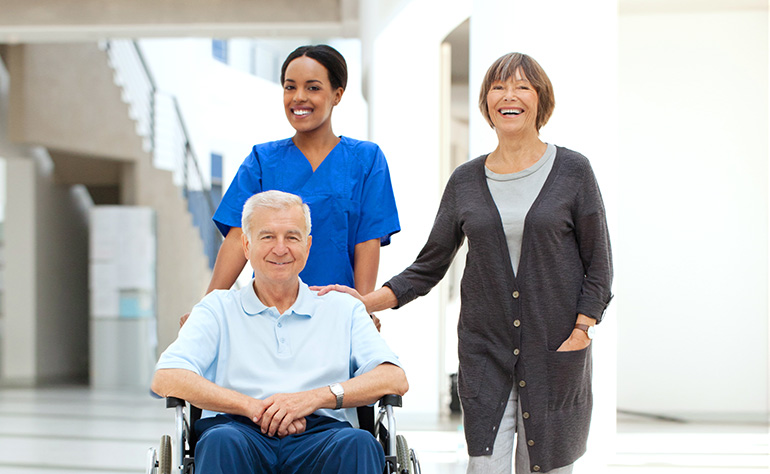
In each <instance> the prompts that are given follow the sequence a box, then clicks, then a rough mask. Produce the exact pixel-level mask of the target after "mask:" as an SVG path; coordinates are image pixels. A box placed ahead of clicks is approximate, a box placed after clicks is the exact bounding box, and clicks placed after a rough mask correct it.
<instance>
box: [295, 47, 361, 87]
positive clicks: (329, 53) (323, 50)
mask: <svg viewBox="0 0 770 474" xmlns="http://www.w3.org/2000/svg"><path fill="white" fill-rule="evenodd" d="M302 56H307V57H309V58H310V59H315V60H316V61H318V62H319V63H321V65H322V66H323V67H325V68H326V71H327V72H328V73H329V82H330V83H331V85H332V88H334V89H335V90H336V89H338V88H340V87H342V90H345V87H347V85H348V64H347V63H346V62H345V58H343V57H342V55H341V54H340V52H339V51H337V50H336V49H334V48H332V47H331V46H329V45H325V44H317V45H308V46H300V47H299V48H297V49H295V50H294V51H292V53H291V54H289V56H288V57H287V58H286V61H284V62H283V66H281V84H283V81H284V79H286V68H287V67H289V63H290V62H292V61H294V60H295V59H297V58H301V57H302Z"/></svg>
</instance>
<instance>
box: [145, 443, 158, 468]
mask: <svg viewBox="0 0 770 474" xmlns="http://www.w3.org/2000/svg"><path fill="white" fill-rule="evenodd" d="M145 472H146V474H158V450H157V449H155V448H150V449H148V450H147V471H145Z"/></svg>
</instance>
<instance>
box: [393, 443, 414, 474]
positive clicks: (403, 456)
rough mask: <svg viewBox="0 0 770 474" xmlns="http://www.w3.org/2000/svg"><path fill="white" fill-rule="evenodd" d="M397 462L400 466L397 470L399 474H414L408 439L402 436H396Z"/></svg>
mask: <svg viewBox="0 0 770 474" xmlns="http://www.w3.org/2000/svg"><path fill="white" fill-rule="evenodd" d="M396 460H397V464H398V466H397V467H396V468H397V472H398V473H399V474H413V471H412V465H411V463H410V461H411V460H410V456H409V445H407V444H406V438H404V437H403V436H401V435H396Z"/></svg>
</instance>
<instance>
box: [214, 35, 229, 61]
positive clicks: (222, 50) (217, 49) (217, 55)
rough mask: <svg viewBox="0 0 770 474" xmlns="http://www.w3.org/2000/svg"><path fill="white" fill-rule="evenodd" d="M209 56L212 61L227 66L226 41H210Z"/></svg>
mask: <svg viewBox="0 0 770 474" xmlns="http://www.w3.org/2000/svg"><path fill="white" fill-rule="evenodd" d="M211 55H212V56H214V59H216V60H217V61H221V62H223V63H225V64H227V40H223V39H212V40H211Z"/></svg>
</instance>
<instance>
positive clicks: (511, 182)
mask: <svg viewBox="0 0 770 474" xmlns="http://www.w3.org/2000/svg"><path fill="white" fill-rule="evenodd" d="M555 156H556V146H554V145H552V144H550V143H548V147H547V148H546V150H545V153H543V156H541V157H540V159H539V160H537V162H536V163H535V164H534V165H532V166H530V167H529V168H527V169H525V170H522V171H519V172H517V173H507V174H498V173H495V172H494V171H492V170H490V169H489V168H486V167H485V168H484V171H485V172H486V175H487V185H488V186H489V192H490V193H491V194H492V199H494V201H495V205H496V206H497V212H499V213H500V219H501V220H502V221H503V231H504V232H505V239H506V240H507V241H508V253H509V254H510V255H511V268H513V273H514V274H518V272H519V260H521V239H522V236H523V235H524V219H525V218H526V217H527V213H528V212H529V208H530V207H532V203H533V202H535V199H536V198H537V195H538V194H540V190H541V189H543V184H545V180H546V178H548V174H549V173H550V172H551V168H553V159H554V157H555Z"/></svg>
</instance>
